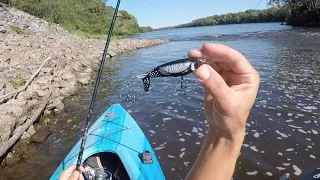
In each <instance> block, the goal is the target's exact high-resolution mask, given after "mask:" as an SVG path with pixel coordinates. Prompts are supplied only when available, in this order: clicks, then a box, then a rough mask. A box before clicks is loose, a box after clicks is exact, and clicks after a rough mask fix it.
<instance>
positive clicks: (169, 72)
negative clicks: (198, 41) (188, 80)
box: [138, 58, 205, 92]
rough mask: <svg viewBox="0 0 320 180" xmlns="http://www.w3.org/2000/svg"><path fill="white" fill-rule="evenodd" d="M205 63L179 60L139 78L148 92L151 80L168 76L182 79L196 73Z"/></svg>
mask: <svg viewBox="0 0 320 180" xmlns="http://www.w3.org/2000/svg"><path fill="white" fill-rule="evenodd" d="M204 62H205V59H190V58H185V59H179V60H175V61H171V62H168V63H165V64H162V65H160V66H157V67H155V68H154V69H152V70H150V71H148V72H147V73H145V74H143V75H140V76H138V77H140V78H142V82H143V86H144V91H145V92H148V90H149V87H150V78H155V77H167V76H172V77H178V76H181V77H182V76H184V75H187V74H190V73H192V72H193V71H195V70H196V69H197V68H198V67H199V66H201V65H202V64H203V63H204Z"/></svg>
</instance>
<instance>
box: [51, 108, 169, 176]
mask: <svg viewBox="0 0 320 180" xmlns="http://www.w3.org/2000/svg"><path fill="white" fill-rule="evenodd" d="M80 143H81V141H80V140H79V141H78V142H77V143H76V145H75V146H74V147H73V148H72V149H71V151H70V152H69V153H68V155H67V156H66V157H65V159H64V160H63V161H62V163H61V164H60V165H59V167H58V168H57V169H56V171H55V172H54V174H53V175H52V176H51V178H50V179H52V180H53V179H58V178H59V176H60V174H61V172H62V171H63V170H64V169H66V168H67V167H68V166H70V165H72V164H76V161H77V158H78V153H79V149H80ZM145 151H149V152H150V157H151V158H152V163H151V164H145V163H144V162H143V160H142V159H141V155H142V153H143V152H145ZM103 152H110V153H113V154H115V155H117V156H118V157H119V159H120V160H121V162H122V164H123V166H124V168H125V170H126V172H127V174H128V176H129V177H130V179H165V178H164V175H163V172H162V170H161V167H160V164H159V162H158V160H157V158H156V156H155V153H154V152H153V150H152V147H151V145H150V144H149V142H148V139H147V138H146V137H145V135H144V134H143V132H142V130H141V129H140V127H139V126H138V125H137V123H136V122H135V121H134V119H133V118H132V117H131V116H130V115H129V114H128V113H127V112H126V111H125V109H124V108H123V107H122V106H121V105H120V104H114V105H112V106H111V107H110V108H109V109H108V110H107V111H105V112H104V113H103V114H102V115H101V116H100V117H99V119H97V121H96V122H95V123H94V124H93V125H92V126H91V127H90V128H89V131H88V137H87V140H86V145H85V150H84V153H83V158H82V159H83V161H85V160H86V159H88V158H89V157H90V156H92V155H94V154H97V153H103ZM82 163H83V162H82Z"/></svg>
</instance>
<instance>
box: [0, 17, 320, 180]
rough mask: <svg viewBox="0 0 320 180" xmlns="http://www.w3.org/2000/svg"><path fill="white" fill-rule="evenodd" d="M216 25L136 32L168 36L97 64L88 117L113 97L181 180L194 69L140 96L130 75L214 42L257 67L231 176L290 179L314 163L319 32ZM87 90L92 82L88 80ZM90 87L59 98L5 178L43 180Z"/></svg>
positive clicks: (77, 126)
mask: <svg viewBox="0 0 320 180" xmlns="http://www.w3.org/2000/svg"><path fill="white" fill-rule="evenodd" d="M238 27H239V25H221V26H208V27H195V28H186V29H174V30H165V31H156V32H149V33H144V34H140V35H137V36H135V37H138V38H161V39H169V40H170V41H171V42H170V43H168V44H164V45H160V46H156V47H153V48H148V49H142V50H137V51H132V52H129V53H126V54H123V55H119V56H117V57H114V58H112V61H110V62H108V63H107V64H106V67H105V70H104V73H103V78H102V82H101V85H100V90H99V94H98V96H97V99H98V100H97V104H96V109H95V113H94V116H95V117H97V116H99V114H101V113H102V112H103V111H104V110H106V109H107V108H108V106H109V105H110V104H113V103H120V104H121V105H122V106H124V107H125V108H126V109H127V111H128V112H129V113H130V114H131V115H132V117H133V118H134V119H135V120H136V121H137V123H138V124H139V125H140V127H141V129H142V130H143V131H144V133H145V134H146V136H147V137H148V139H149V141H150V143H151V145H152V146H153V148H154V150H155V153H156V155H157V157H158V158H159V159H158V160H159V162H160V164H161V166H162V169H163V171H164V174H165V176H166V178H167V179H183V178H184V177H185V176H186V174H187V172H188V171H189V169H190V168H191V166H192V164H193V162H194V160H195V159H196V157H197V155H198V152H199V149H200V147H201V145H202V142H203V140H204V136H205V134H206V129H207V125H206V124H205V123H204V122H203V120H204V114H203V109H202V88H201V87H200V86H199V85H198V83H197V82H196V80H195V78H194V77H193V75H187V76H185V83H186V90H185V92H183V91H181V90H179V88H180V79H179V78H172V77H168V78H154V79H151V88H150V90H149V92H148V93H145V92H144V91H143V85H142V82H141V80H139V79H131V77H132V76H135V75H138V74H142V73H145V72H146V71H147V70H149V69H151V68H153V67H155V66H157V65H159V64H162V63H165V62H168V61H172V60H176V59H179V58H185V57H186V55H187V52H188V51H189V50H191V49H198V48H200V47H201V45H202V44H203V43H205V42H211V43H223V44H226V45H228V46H230V47H232V48H234V49H236V50H238V51H240V52H241V53H243V54H244V55H245V56H246V57H247V58H248V60H249V61H250V62H251V63H252V65H253V66H254V67H255V68H256V69H257V71H258V72H259V73H260V77H261V83H260V88H259V92H258V96H257V99H256V102H255V104H254V107H253V109H252V111H251V114H250V117H249V119H248V121H247V129H246V132H247V133H246V137H245V140H244V144H243V147H242V150H241V155H240V156H239V159H238V162H237V165H236V170H235V172H234V176H233V179H278V178H279V177H280V176H282V175H284V174H286V173H289V174H290V177H289V179H297V177H298V176H302V175H304V174H306V173H309V172H311V171H314V170H315V169H317V168H320V163H319V160H320V150H319V149H320V141H319V140H320V135H319V133H320V126H319V124H320V117H319V116H320V30H319V29H305V28H293V27H290V26H281V25H280V24H278V23H266V24H244V25H242V26H241V27H240V29H239V30H238V31H237V32H236V33H234V32H235V30H236V29H237V28H238ZM92 86H93V84H92ZM92 86H91V87H89V88H88V87H87V88H81V89H79V91H78V92H77V94H76V95H75V96H72V97H70V98H68V99H67V100H66V102H65V104H66V110H65V111H64V112H63V113H61V114H59V115H58V116H57V117H56V119H57V120H58V123H57V124H56V125H53V126H52V127H50V129H51V130H52V131H53V133H52V134H51V135H50V136H49V138H48V139H47V141H45V142H44V143H42V144H40V145H37V146H35V148H33V151H32V152H33V153H32V155H30V156H28V157H26V158H25V159H24V161H22V162H20V163H18V164H17V165H14V166H10V167H9V166H8V167H5V168H4V169H2V170H1V171H0V177H1V178H3V179H5V177H7V178H8V179H46V178H48V177H50V175H51V174H52V172H53V171H54V170H55V168H56V167H57V166H58V164H59V163H60V161H61V160H62V159H63V158H64V156H65V155H66V154H67V153H68V151H69V150H70V148H71V147H72V146H73V145H74V143H75V142H76V141H77V140H78V138H79V137H80V136H81V135H82V131H81V129H83V126H84V120H85V118H86V113H87V112H88V105H89V102H90V97H91V90H92Z"/></svg>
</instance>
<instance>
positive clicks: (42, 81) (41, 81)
mask: <svg viewBox="0 0 320 180" xmlns="http://www.w3.org/2000/svg"><path fill="white" fill-rule="evenodd" d="M50 79H51V78H50V76H42V77H41V78H39V79H38V80H37V83H38V84H39V85H42V86H43V85H46V84H48V82H49V80H50Z"/></svg>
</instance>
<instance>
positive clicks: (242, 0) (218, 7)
mask: <svg viewBox="0 0 320 180" xmlns="http://www.w3.org/2000/svg"><path fill="white" fill-rule="evenodd" d="M259 1H260V0H121V4H120V8H119V9H120V10H126V11H128V12H129V13H130V14H132V15H134V16H135V17H136V18H137V19H138V22H139V25H140V26H151V27H153V28H159V27H166V26H174V25H178V24H183V23H188V22H191V21H192V20H194V19H197V18H202V17H207V16H212V15H220V14H226V13H230V12H239V11H245V10H247V9H253V8H255V6H256V5H257V4H258V3H259ZM267 1H268V0H262V2H261V3H260V5H259V6H258V8H257V9H265V8H267ZM116 4H117V0H107V5H108V6H113V7H115V6H116Z"/></svg>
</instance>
